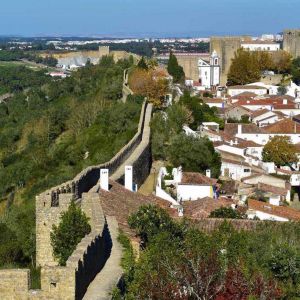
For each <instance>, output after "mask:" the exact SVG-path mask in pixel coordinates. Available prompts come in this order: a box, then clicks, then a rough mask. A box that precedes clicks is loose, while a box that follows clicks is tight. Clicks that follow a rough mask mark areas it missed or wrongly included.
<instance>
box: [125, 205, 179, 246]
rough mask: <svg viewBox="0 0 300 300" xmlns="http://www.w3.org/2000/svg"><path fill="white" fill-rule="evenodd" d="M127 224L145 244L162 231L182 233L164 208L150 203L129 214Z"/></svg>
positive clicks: (177, 234) (173, 233) (174, 233)
mask: <svg viewBox="0 0 300 300" xmlns="http://www.w3.org/2000/svg"><path fill="white" fill-rule="evenodd" d="M128 224H129V226H130V227H131V228H132V229H134V230H135V231H136V233H137V234H138V235H139V236H140V238H141V239H142V242H143V243H145V244H146V243H147V242H148V241H149V240H150V239H151V238H153V237H154V236H156V235H157V234H158V233H160V232H163V231H167V232H169V233H170V234H172V235H174V236H180V235H181V234H182V232H181V229H180V226H179V225H178V224H176V223H175V222H174V221H173V220H172V219H171V217H170V216H169V214H168V213H167V212H166V211H165V210H164V209H162V208H160V207H158V206H155V205H151V204H149V205H143V206H141V207H140V208H139V209H138V211H137V212H136V213H133V214H132V215H130V216H129V218H128Z"/></svg>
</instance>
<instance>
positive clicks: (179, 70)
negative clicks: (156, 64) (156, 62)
mask: <svg viewBox="0 0 300 300" xmlns="http://www.w3.org/2000/svg"><path fill="white" fill-rule="evenodd" d="M168 72H169V74H170V75H171V76H173V81H174V83H183V82H184V78H185V74H184V71H183V67H182V66H179V64H178V61H177V58H176V56H175V55H174V54H173V53H172V52H170V57H169V61H168Z"/></svg>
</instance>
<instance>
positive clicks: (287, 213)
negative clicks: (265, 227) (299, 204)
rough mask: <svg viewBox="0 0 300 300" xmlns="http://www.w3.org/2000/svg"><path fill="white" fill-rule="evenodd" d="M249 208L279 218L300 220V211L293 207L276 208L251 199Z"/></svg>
mask: <svg viewBox="0 0 300 300" xmlns="http://www.w3.org/2000/svg"><path fill="white" fill-rule="evenodd" d="M248 208H249V209H251V210H256V211H261V212H265V213H267V214H270V215H274V216H277V217H282V218H286V219H288V220H292V221H299V220H300V211H298V210H296V209H293V208H291V207H285V206H276V205H271V204H267V203H265V202H261V201H257V200H253V199H250V200H248Z"/></svg>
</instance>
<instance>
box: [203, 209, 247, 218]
mask: <svg viewBox="0 0 300 300" xmlns="http://www.w3.org/2000/svg"><path fill="white" fill-rule="evenodd" d="M209 217H210V218H221V219H247V215H245V214H243V213H241V212H239V211H238V210H236V209H233V208H231V207H220V208H217V209H215V210H214V211H212V212H211V213H210V215H209Z"/></svg>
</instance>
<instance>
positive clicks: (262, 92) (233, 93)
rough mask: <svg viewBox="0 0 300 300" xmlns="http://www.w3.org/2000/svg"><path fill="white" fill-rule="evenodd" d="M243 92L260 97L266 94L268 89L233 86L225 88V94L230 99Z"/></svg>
mask: <svg viewBox="0 0 300 300" xmlns="http://www.w3.org/2000/svg"><path fill="white" fill-rule="evenodd" d="M245 92H247V93H253V94H256V95H258V96H262V95H266V94H267V93H268V89H267V88H266V87H263V86H257V85H235V86H229V87H228V88H227V94H228V95H229V96H230V97H234V96H237V95H239V94H242V93H245Z"/></svg>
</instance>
